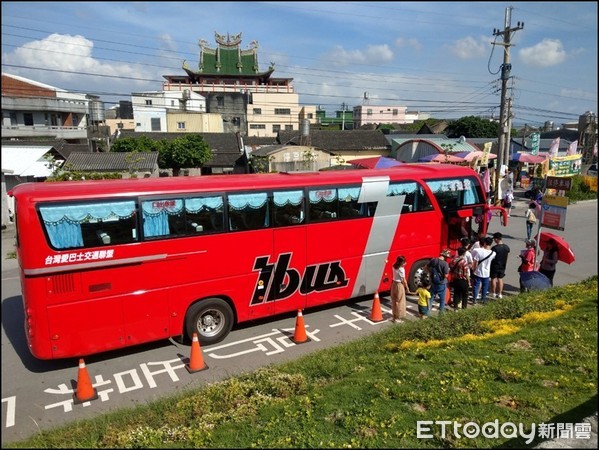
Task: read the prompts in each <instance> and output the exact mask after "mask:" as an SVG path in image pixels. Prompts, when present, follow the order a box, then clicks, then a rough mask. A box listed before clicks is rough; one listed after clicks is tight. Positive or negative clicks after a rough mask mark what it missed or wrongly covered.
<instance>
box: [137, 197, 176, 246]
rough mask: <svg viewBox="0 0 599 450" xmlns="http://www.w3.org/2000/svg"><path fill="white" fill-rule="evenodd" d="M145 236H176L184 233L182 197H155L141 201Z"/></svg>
mask: <svg viewBox="0 0 599 450" xmlns="http://www.w3.org/2000/svg"><path fill="white" fill-rule="evenodd" d="M141 209H142V213H143V228H144V236H145V237H146V238H153V237H165V236H177V235H182V234H184V233H185V219H184V217H185V216H184V214H185V213H184V211H183V200H182V199H155V200H146V201H142V202H141Z"/></svg>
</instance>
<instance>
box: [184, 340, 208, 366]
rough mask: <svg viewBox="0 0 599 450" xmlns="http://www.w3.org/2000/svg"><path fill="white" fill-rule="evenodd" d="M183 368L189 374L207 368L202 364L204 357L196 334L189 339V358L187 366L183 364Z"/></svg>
mask: <svg viewBox="0 0 599 450" xmlns="http://www.w3.org/2000/svg"><path fill="white" fill-rule="evenodd" d="M185 368H186V369H187V371H188V372H189V373H195V372H199V371H201V370H206V369H207V368H208V366H207V365H206V364H204V357H203V356H202V349H201V348H200V340H199V339H198V334H197V333H193V337H192V338H191V356H190V357H189V364H185Z"/></svg>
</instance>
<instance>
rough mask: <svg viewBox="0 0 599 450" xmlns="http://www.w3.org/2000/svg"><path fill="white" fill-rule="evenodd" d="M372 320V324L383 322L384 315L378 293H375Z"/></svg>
mask: <svg viewBox="0 0 599 450" xmlns="http://www.w3.org/2000/svg"><path fill="white" fill-rule="evenodd" d="M370 320H371V321H372V322H380V321H381V320H383V313H382V311H381V300H380V299H379V293H378V291H375V293H374V301H373V302H372V312H371V313H370Z"/></svg>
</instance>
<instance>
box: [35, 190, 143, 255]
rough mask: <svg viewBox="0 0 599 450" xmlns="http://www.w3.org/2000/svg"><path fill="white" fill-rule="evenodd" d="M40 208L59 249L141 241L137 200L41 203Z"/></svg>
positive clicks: (52, 241)
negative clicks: (138, 235) (50, 204)
mask: <svg viewBox="0 0 599 450" xmlns="http://www.w3.org/2000/svg"><path fill="white" fill-rule="evenodd" d="M39 212H40V215H41V217H42V223H43V225H44V228H45V230H46V235H47V236H48V239H49V240H50V243H51V245H52V247H53V248H55V249H57V250H63V249H69V248H80V247H98V246H103V245H108V244H126V243H130V242H135V241H137V229H136V209H135V202H133V201H121V202H118V201H117V202H101V203H76V204H71V205H66V206H65V205H53V206H40V208H39Z"/></svg>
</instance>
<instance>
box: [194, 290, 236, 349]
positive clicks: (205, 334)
mask: <svg viewBox="0 0 599 450" xmlns="http://www.w3.org/2000/svg"><path fill="white" fill-rule="evenodd" d="M185 326H186V330H187V335H188V336H189V338H190V339H191V338H192V337H193V333H197V334H198V339H199V341H200V343H201V344H204V345H208V344H216V343H217V342H220V341H222V340H223V339H224V338H225V336H227V334H229V332H230V331H231V328H233V311H232V310H231V307H230V306H229V304H228V303H227V302H226V301H224V300H222V299H220V298H210V299H207V300H202V301H200V302H198V303H196V304H194V305H192V306H191V307H190V308H189V311H188V312H187V318H186V322H185Z"/></svg>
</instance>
